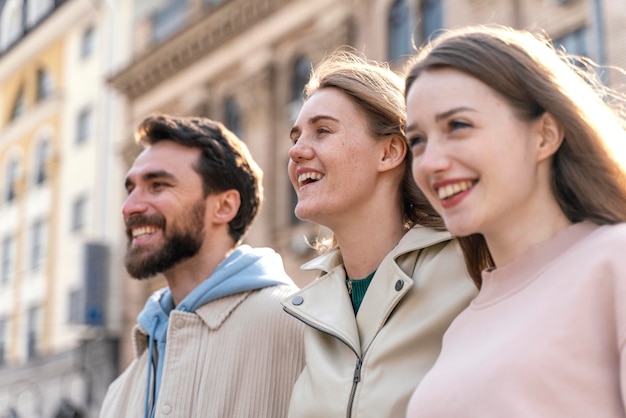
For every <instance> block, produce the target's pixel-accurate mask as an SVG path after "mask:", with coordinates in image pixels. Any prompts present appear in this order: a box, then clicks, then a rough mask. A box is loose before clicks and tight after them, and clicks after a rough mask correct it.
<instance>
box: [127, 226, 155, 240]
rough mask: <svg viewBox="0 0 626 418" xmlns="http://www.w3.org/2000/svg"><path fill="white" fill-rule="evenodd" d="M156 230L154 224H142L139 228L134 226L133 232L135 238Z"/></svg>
mask: <svg viewBox="0 0 626 418" xmlns="http://www.w3.org/2000/svg"><path fill="white" fill-rule="evenodd" d="M156 231H157V229H156V228H155V227H153V226H141V227H139V228H133V230H132V234H133V238H139V237H142V236H144V235H150V234H154V233H155V232H156Z"/></svg>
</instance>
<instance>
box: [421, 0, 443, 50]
mask: <svg viewBox="0 0 626 418" xmlns="http://www.w3.org/2000/svg"><path fill="white" fill-rule="evenodd" d="M442 3H443V1H442V0H422V3H421V9H420V10H421V14H422V27H421V39H420V41H421V42H425V41H427V40H428V39H430V38H435V37H436V36H435V35H436V32H437V31H438V30H439V29H441V28H442V27H443V5H442Z"/></svg>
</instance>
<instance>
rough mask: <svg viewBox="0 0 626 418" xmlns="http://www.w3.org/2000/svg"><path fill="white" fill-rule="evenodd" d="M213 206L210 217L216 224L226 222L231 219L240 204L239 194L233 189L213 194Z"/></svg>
mask: <svg viewBox="0 0 626 418" xmlns="http://www.w3.org/2000/svg"><path fill="white" fill-rule="evenodd" d="M213 198H214V201H213V207H212V213H211V215H212V216H211V217H212V220H213V222H214V223H216V224H227V223H228V222H230V221H232V220H233V219H234V218H235V216H237V213H238V212H239V207H240V206H241V196H240V195H239V192H238V191H237V190H235V189H231V190H226V191H225V192H221V193H217V194H213Z"/></svg>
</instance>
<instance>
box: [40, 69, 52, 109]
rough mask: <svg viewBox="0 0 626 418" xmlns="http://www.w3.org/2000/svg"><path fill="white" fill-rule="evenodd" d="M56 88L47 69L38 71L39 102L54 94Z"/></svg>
mask: <svg viewBox="0 0 626 418" xmlns="http://www.w3.org/2000/svg"><path fill="white" fill-rule="evenodd" d="M53 88H54V86H53V83H52V76H51V75H50V72H49V71H48V70H46V69H45V68H40V69H38V70H37V101H41V100H43V99H45V98H46V97H48V96H50V95H51V94H52V90H53Z"/></svg>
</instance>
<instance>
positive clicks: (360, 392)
mask: <svg viewBox="0 0 626 418" xmlns="http://www.w3.org/2000/svg"><path fill="white" fill-rule="evenodd" d="M303 268H305V269H320V270H322V271H324V272H326V274H325V275H323V276H322V277H320V278H319V279H317V280H316V281H314V282H313V283H311V284H310V285H308V286H307V287H305V288H303V289H302V290H300V291H299V292H296V293H295V294H294V295H292V296H290V297H289V298H286V299H285V300H284V301H283V306H284V308H285V310H286V311H287V312H288V313H290V314H291V315H293V316H294V317H296V318H298V319H300V320H301V321H302V322H304V323H305V324H307V325H308V327H307V329H306V331H305V352H306V363H307V365H306V367H305V369H304V371H303V372H302V375H301V376H300V377H299V379H298V381H297V383H296V385H295V387H294V392H293V395H292V398H291V405H290V408H289V417H290V418H329V417H332V418H341V417H352V418H392V417H393V418H395V417H404V416H405V414H406V408H407V404H408V401H409V398H410V396H411V394H412V392H413V390H414V389H415V388H416V387H417V384H418V383H419V382H420V380H421V379H422V377H423V376H424V375H425V374H426V372H427V371H428V370H429V369H430V368H431V366H432V365H433V364H434V362H435V360H436V358H437V356H438V354H439V351H440V348H441V339H442V336H443V333H444V332H445V330H446V329H447V327H448V325H449V324H450V322H451V321H452V320H453V319H454V318H455V317H456V316H457V314H459V313H460V312H461V310H463V309H464V308H465V307H467V305H468V304H469V302H470V300H471V299H472V298H473V297H474V296H475V295H476V293H477V290H476V288H475V286H474V284H473V282H472V280H471V279H470V278H469V276H468V274H467V272H466V269H465V264H464V261H463V256H462V254H461V251H460V248H459V246H458V243H457V242H456V240H454V239H453V238H452V236H451V235H450V234H449V233H448V232H445V231H435V230H432V229H429V228H423V227H416V228H413V229H411V230H410V231H408V232H407V233H406V234H405V236H404V237H403V238H402V240H401V241H400V242H399V243H398V245H397V246H396V247H395V248H394V249H393V250H392V251H391V252H390V253H389V254H387V256H386V257H385V258H384V259H383V261H382V263H381V264H380V266H379V267H378V269H377V271H376V274H375V275H374V277H373V279H372V282H371V284H370V286H369V288H368V290H367V292H366V294H365V298H364V299H363V302H362V304H361V307H360V309H359V311H358V315H357V316H356V318H355V315H354V311H353V308H352V303H351V300H350V297H349V295H348V292H347V289H346V283H345V280H346V274H345V270H344V268H343V262H342V259H341V254H340V252H339V251H338V250H337V251H334V252H331V253H329V254H327V255H323V256H321V257H318V258H316V259H315V260H313V261H311V262H309V263H307V264H305V265H304V266H303ZM296 322H297V321H296Z"/></svg>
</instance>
